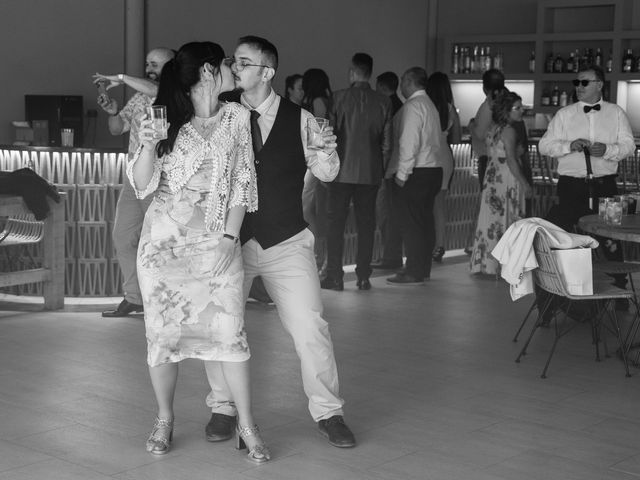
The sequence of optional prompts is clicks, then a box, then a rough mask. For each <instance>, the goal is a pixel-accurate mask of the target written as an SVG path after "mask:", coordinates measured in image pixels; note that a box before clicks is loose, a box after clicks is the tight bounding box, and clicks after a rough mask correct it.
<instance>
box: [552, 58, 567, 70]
mask: <svg viewBox="0 0 640 480" xmlns="http://www.w3.org/2000/svg"><path fill="white" fill-rule="evenodd" d="M563 71H564V60H562V57H561V56H560V55H558V56H557V57H556V59H555V60H554V61H553V73H562V72H563Z"/></svg>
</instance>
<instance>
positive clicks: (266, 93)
mask: <svg viewBox="0 0 640 480" xmlns="http://www.w3.org/2000/svg"><path fill="white" fill-rule="evenodd" d="M277 68H278V51H277V50H276V47H275V46H274V45H273V44H272V43H271V42H269V41H268V40H265V39H263V38H260V37H254V36H249V37H243V38H241V39H240V40H239V42H238V46H237V47H236V51H235V53H234V57H233V59H232V66H231V69H232V72H233V74H234V78H235V81H236V87H237V88H241V89H242V90H243V93H242V97H241V102H242V104H243V105H244V106H245V107H247V108H249V109H250V110H251V136H252V141H253V147H254V153H255V163H256V176H257V181H258V211H257V212H251V213H248V214H246V215H245V217H244V221H243V224H242V230H241V233H240V238H241V241H242V244H243V246H242V257H243V260H244V270H245V277H244V291H245V297H246V295H248V292H249V287H250V285H251V282H252V281H253V278H254V277H255V276H257V275H260V276H261V277H262V281H263V282H264V286H265V287H266V289H267V292H268V293H269V296H270V297H271V298H272V299H273V301H274V303H275V304H276V307H277V309H278V313H279V315H280V320H281V321H282V324H283V326H284V327H285V329H286V330H287V332H288V333H289V334H290V335H291V336H292V337H293V341H294V343H295V346H296V352H297V353H298V356H299V358H300V364H301V370H302V383H303V386H304V391H305V393H306V394H307V397H308V398H309V411H310V413H311V416H312V417H313V419H314V420H315V421H316V422H318V428H319V430H320V432H321V433H322V434H323V435H325V436H326V437H327V438H328V439H329V443H330V444H331V445H333V446H336V447H341V448H345V447H353V446H355V437H354V435H353V433H352V432H351V430H350V429H349V427H347V425H346V424H345V423H344V420H343V417H342V415H343V410H342V406H343V404H344V401H343V400H342V398H340V395H339V385H338V371H337V366H336V361H335V357H334V353H333V344H332V342H331V336H330V334H329V328H328V324H327V322H326V321H325V320H324V319H323V318H322V299H321V296H320V281H319V279H318V270H317V268H316V261H315V255H314V238H313V234H312V233H311V232H310V231H309V230H308V229H307V228H306V227H307V223H306V222H305V221H304V218H303V215H302V188H303V185H304V176H305V173H306V171H307V168H309V169H310V170H311V172H312V173H313V174H314V175H315V176H316V177H318V179H320V180H321V181H323V182H330V181H331V180H333V179H334V178H335V176H336V175H337V174H338V170H339V168H340V160H339V158H338V154H337V153H336V146H337V145H336V142H335V139H336V137H335V135H334V134H333V130H332V129H331V128H328V129H325V130H324V132H323V133H322V138H323V143H324V146H323V147H322V148H321V149H320V150H312V149H308V148H307V128H306V125H307V120H308V119H310V118H313V115H312V114H311V113H309V112H307V111H306V110H303V109H301V108H300V107H299V106H298V105H295V104H294V103H292V102H290V101H289V100H286V99H284V98H281V97H280V96H279V95H276V93H275V92H274V90H273V88H272V86H271V83H272V80H273V77H274V75H275V73H276V70H277ZM209 363H211V365H207V376H208V378H209V384H210V385H211V389H212V391H211V393H210V394H209V395H208V397H207V405H208V406H209V407H211V410H212V415H211V420H210V421H209V424H208V425H207V427H206V429H205V433H206V437H207V440H209V441H212V442H215V441H222V440H227V439H229V438H231V436H232V434H233V426H234V425H235V421H236V420H235V418H236V409H235V405H234V404H233V400H232V399H231V397H230V394H229V389H228V387H227V385H226V381H225V379H224V376H223V375H222V370H221V369H220V367H219V366H217V365H215V364H214V363H212V362H209Z"/></svg>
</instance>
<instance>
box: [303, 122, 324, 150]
mask: <svg viewBox="0 0 640 480" xmlns="http://www.w3.org/2000/svg"><path fill="white" fill-rule="evenodd" d="M328 126H329V120H327V119H326V118H322V117H314V118H308V119H307V148H308V149H311V150H322V149H323V148H324V138H322V132H324V130H325V128H327V127H328Z"/></svg>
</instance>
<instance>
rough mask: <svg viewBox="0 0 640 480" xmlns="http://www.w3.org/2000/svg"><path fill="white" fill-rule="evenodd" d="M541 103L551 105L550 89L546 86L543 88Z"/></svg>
mask: <svg viewBox="0 0 640 480" xmlns="http://www.w3.org/2000/svg"><path fill="white" fill-rule="evenodd" d="M540 105H542V106H545V107H546V106H549V105H551V97H550V96H549V90H547V89H546V88H545V89H544V90H542V96H541V97H540Z"/></svg>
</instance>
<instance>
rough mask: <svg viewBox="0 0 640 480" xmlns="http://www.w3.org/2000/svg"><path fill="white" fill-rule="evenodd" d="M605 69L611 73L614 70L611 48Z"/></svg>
mask: <svg viewBox="0 0 640 480" xmlns="http://www.w3.org/2000/svg"><path fill="white" fill-rule="evenodd" d="M604 70H605V71H606V72H607V73H611V72H612V71H613V52H612V51H611V49H609V56H608V57H607V63H605V66H604Z"/></svg>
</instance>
